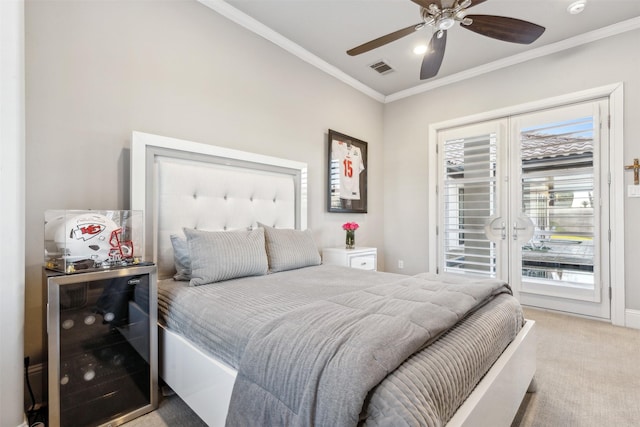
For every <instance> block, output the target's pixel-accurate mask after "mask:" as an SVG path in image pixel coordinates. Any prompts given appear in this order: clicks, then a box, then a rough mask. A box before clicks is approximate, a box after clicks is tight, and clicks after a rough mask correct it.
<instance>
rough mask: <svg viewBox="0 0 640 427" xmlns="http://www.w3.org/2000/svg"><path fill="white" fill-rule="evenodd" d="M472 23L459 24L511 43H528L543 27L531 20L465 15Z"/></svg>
mask: <svg viewBox="0 0 640 427" xmlns="http://www.w3.org/2000/svg"><path fill="white" fill-rule="evenodd" d="M467 18H471V19H472V20H473V23H472V24H471V25H462V24H461V25H460V26H461V27H462V28H466V29H467V30H471V31H473V32H475V33H478V34H482V35H483V36H487V37H491V38H494V39H498V40H502V41H505V42H511V43H521V44H530V43H533V42H534V41H536V40H537V39H538V37H540V36H541V35H542V33H544V30H545V28H544V27H541V26H540V25H537V24H534V23H532V22H527V21H522V20H520V19H515V18H507V17H504V16H493V15H467Z"/></svg>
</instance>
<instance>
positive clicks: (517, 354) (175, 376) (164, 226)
mask: <svg viewBox="0 0 640 427" xmlns="http://www.w3.org/2000/svg"><path fill="white" fill-rule="evenodd" d="M131 166H132V169H131V178H132V179H131V182H132V188H131V196H132V206H131V207H132V209H136V210H143V211H144V213H145V233H144V248H145V258H147V259H152V260H153V261H154V262H156V264H157V266H158V277H159V278H160V279H161V280H160V282H159V286H158V288H159V298H158V301H159V345H160V348H159V355H160V376H161V378H162V379H163V380H164V381H165V382H166V383H167V384H168V385H169V386H170V387H171V388H172V389H173V390H174V391H175V392H176V393H177V394H178V395H179V396H180V397H181V398H182V399H183V400H184V401H185V402H186V403H187V404H188V405H189V406H190V407H191V408H192V409H193V410H194V411H195V412H196V413H197V414H198V415H199V416H200V417H201V418H202V419H203V420H204V421H205V422H206V423H207V424H208V425H210V426H222V425H225V422H227V424H228V425H242V424H243V423H246V422H247V421H248V420H252V421H254V422H255V419H254V418H251V417H253V415H254V414H264V413H267V414H270V415H269V416H272V417H274V418H263V419H262V421H261V422H259V424H263V425H267V424H271V425H274V424H288V425H309V424H314V423H315V424H316V425H403V424H404V425H444V424H446V425H447V426H463V425H465V426H483V425H487V426H501V425H504V426H506V425H510V424H511V421H512V419H513V417H514V415H515V414H516V412H517V410H518V408H519V405H520V403H521V401H522V399H523V397H524V394H525V392H526V391H527V388H528V387H529V386H530V384H531V383H532V380H533V375H534V372H535V328H534V323H533V322H532V321H525V320H524V319H523V318H522V313H521V309H520V307H519V305H518V304H517V303H515V300H514V299H513V297H511V296H510V295H509V292H508V290H505V289H508V287H507V288H505V287H504V286H503V285H501V284H497V283H487V284H482V285H483V286H485V285H486V286H488V287H487V288H486V289H487V290H486V291H482V292H483V293H482V294H476V293H477V292H480V291H478V289H480V287H479V285H478V286H476V284H475V283H474V284H473V285H470V282H469V280H468V278H465V279H464V280H461V279H460V278H443V277H442V276H433V275H429V274H423V275H418V276H412V277H407V276H402V275H396V274H391V273H383V272H363V271H356V270H354V269H348V268H345V267H337V266H326V265H322V264H321V263H320V262H319V260H318V259H317V258H315V257H314V256H313V254H311V253H310V252H309V251H308V246H309V245H308V241H309V240H308V238H309V233H306V232H305V231H304V230H306V228H307V224H306V210H307V206H306V172H307V170H306V165H305V164H303V163H300V162H294V161H289V160H284V159H278V158H273V157H268V156H261V155H256V154H252V153H246V152H240V151H236V150H230V149H226V148H220V147H214V146H211V145H206V144H199V143H195V142H190V141H184V140H177V139H174V138H168V137H162V136H157V135H150V134H145V133H139V132H134V134H133V136H132V154H131ZM220 231H227V232H226V233H220ZM181 235H182V236H181ZM185 235H186V236H185ZM236 235H237V236H238V238H242V239H246V241H247V242H249V241H251V242H254V240H251V239H254V238H255V239H258V237H256V236H258V235H260V236H262V237H260V238H261V239H262V240H255V241H256V242H258V244H256V245H254V243H255V242H254V243H251V244H249V243H247V245H248V246H247V250H252V251H254V249H255V248H256V247H259V245H260V244H262V245H265V243H264V242H266V247H267V249H266V250H265V253H266V255H265V256H266V267H265V261H263V258H262V254H257V252H256V251H254V252H251V254H257V255H256V258H255V260H254V258H253V257H254V255H247V253H249V252H238V254H237V255H236V256H235V257H234V256H233V254H232V252H233V250H230V249H229V248H231V247H233V248H240V247H241V246H242V244H244V243H242V244H236V243H237V242H236V241H235V240H234V241H233V242H232V243H229V242H226V243H225V244H227V245H231V246H220V245H221V244H222V243H220V241H221V240H220V239H227V238H231V237H229V236H236ZM178 236H181V237H184V238H185V240H188V241H189V245H191V246H190V248H191V249H192V253H191V255H193V254H194V252H193V248H194V245H196V247H198V246H197V245H199V244H202V245H203V246H202V248H205V249H203V251H204V252H203V253H206V250H207V248H209V249H211V247H212V246H211V245H213V247H215V248H217V250H218V251H219V250H220V248H225V250H224V251H222V252H224V253H225V254H228V258H229V259H228V260H226V261H224V262H225V263H233V262H234V261H233V260H237V259H244V260H251V262H244V264H250V265H249V266H247V265H240V266H238V265H235V264H234V265H235V266H234V267H233V268H235V269H236V270H237V269H240V270H242V269H246V268H248V269H249V270H248V271H250V273H251V274H246V275H243V274H237V272H236V273H233V272H232V273H230V275H228V276H224V274H222V273H219V272H221V271H224V270H225V268H223V267H220V266H218V268H210V269H209V270H207V268H208V267H207V265H208V264H207V262H204V261H203V260H209V261H210V260H211V258H206V257H204V256H203V257H200V256H195V257H193V259H191V261H192V262H193V265H192V266H193V267H194V269H193V273H194V276H193V277H189V279H190V280H192V281H193V280H194V277H195V281H196V283H195V284H196V285H197V284H200V283H197V281H198V280H201V279H202V277H203V274H204V276H205V278H204V279H205V280H201V281H202V284H201V286H190V285H189V282H188V281H181V280H174V279H173V276H174V275H176V274H177V273H180V270H181V266H180V260H179V258H180V257H179V256H178V257H176V256H175V255H176V254H177V255H180V252H181V250H180V249H179V248H180V246H175V245H176V244H177V245H180V244H184V241H182V243H177V242H176V239H177V237H178ZM221 236H222V237H221ZM234 238H235V237H234ZM291 239H293V241H295V242H296V244H300V246H299V248H301V249H299V250H296V251H291V250H290V248H289V249H288V250H287V251H280V252H279V249H278V248H281V247H286V245H287V244H288V243H287V242H289V243H290V242H291V241H292V240H291ZM296 239H302V240H296ZM305 239H307V240H305ZM172 240H173V243H172ZM303 241H306V242H307V243H304V244H303V243H300V242H303ZM234 242H235V243H234ZM242 242H245V240H242ZM283 242H284V243H283ZM282 244H284V246H278V245H282ZM207 245H209V246H207ZM216 245H218V246H216ZM252 245H253V246H252ZM174 248H176V251H175V253H174ZM274 248H275V249H274ZM238 250H240V249H238ZM311 252H313V251H311ZM197 253H199V252H197ZM218 253H220V252H218ZM316 253H317V249H316ZM273 254H280V255H279V256H278V255H275V256H272V255H273ZM283 254H284V255H283ZM286 254H295V255H286ZM305 254H306V255H305ZM218 258H220V257H218ZM222 258H224V257H222ZM301 259H302V261H301ZM215 262H218V261H214V263H215ZM219 262H222V261H219ZM240 264H242V263H240ZM224 265H226V264H224ZM176 266H177V267H178V272H176ZM285 267H286V268H285ZM233 268H232V269H231V270H233ZM265 268H266V270H265ZM236 270H234V271H236ZM203 272H204V273H203ZM267 273H268V274H267ZM207 275H214V276H215V275H221V276H219V277H214V279H215V280H213V282H211V280H212V279H211V277H208V276H207ZM179 278H180V277H179ZM444 282H450V283H444ZM485 282H486V280H485ZM192 284H193V282H192ZM445 285H446V286H447V288H446V289H445V288H444V287H443V286H445ZM454 288H455V292H461V294H460V295H461V296H460V297H458V296H456V297H453V296H450V297H447V298H445V299H449V300H452V301H453V304H454V306H452V307H447V308H446V310H445V311H447V312H448V313H449V312H455V313H456V316H457V317H456V316H453V318H452V319H449V320H448V321H447V322H449V323H451V326H452V327H451V328H449V326H447V322H444V321H442V322H441V321H438V322H435V321H433V322H431V323H429V322H427V324H422V323H420V322H421V321H417V322H414V319H410V321H409V323H402V322H404V321H405V320H406V319H404V318H406V317H407V316H404V318H403V316H401V315H400V314H404V313H406V312H407V310H415V312H416V318H418V317H420V316H417V314H419V313H421V310H422V309H423V308H422V305H434V304H436V305H438V306H439V305H440V304H444V301H443V300H440V299H439V300H438V301H436V302H435V303H434V302H433V301H427V300H426V299H425V298H427V297H426V295H440V297H437V298H441V299H442V298H443V297H442V295H444V294H447V295H449V294H450V292H453V290H452V289H454ZM442 289H444V290H442ZM482 289H485V288H482ZM441 290H442V291H441ZM471 294H472V298H467V297H466V296H468V295H471ZM451 295H453V294H451ZM409 296H410V297H409ZM367 298H368V299H369V300H367ZM284 299H286V304H285V301H284ZM467 299H468V300H469V301H471V300H477V302H476V303H473V304H471V303H470V304H469V307H468V308H465V309H464V310H465V311H462V308H460V307H458V304H459V302H460V301H463V300H465V301H466V300H467ZM382 300H384V301H382ZM405 300H406V301H405ZM362 301H366V303H363V302H362ZM379 301H380V303H379V304H378V302H379ZM385 301H386V302H385ZM389 301H392V302H391V303H390V302H389ZM197 304H200V305H197ZM215 304H218V305H217V306H216V305H215ZM398 304H409V308H407V307H405V306H402V305H398ZM316 306H317V307H316ZM373 306H375V307H379V308H378V309H377V310H379V311H378V312H375V313H365V315H363V316H364V317H367V318H384V319H385V320H384V321H381V322H380V324H379V328H380V329H379V331H374V332H373V333H372V332H370V331H369V332H366V331H365V330H362V331H359V332H358V334H356V336H359V337H361V341H360V342H358V344H357V345H351V344H344V345H343V344H340V345H336V344H335V343H336V336H335V335H332V334H334V332H335V331H336V330H341V331H342V330H346V329H349V328H353V327H354V325H358V327H359V325H361V324H362V321H361V319H360V318H355V317H354V316H356V315H357V316H360V312H362V311H366V310H369V307H373ZM392 306H393V307H396V308H395V310H396V311H397V312H401V313H391V312H390V311H389V310H391V309H389V307H392ZM283 307H288V308H287V309H284V308H283ZM314 310H320V311H318V313H322V310H330V312H331V315H330V316H327V315H319V314H312V313H315V311H314ZM459 310H460V311H459ZM283 311H286V313H282V312H283ZM391 311H393V310H391ZM194 314H195V316H194ZM284 314H286V315H287V316H289V317H288V319H289V320H288V321H287V322H282V324H285V325H286V326H280V323H276V321H277V322H280V320H277V319H278V318H279V317H280V316H284ZM423 317H424V316H423ZM445 317H447V316H445ZM449 317H451V316H449ZM336 319H340V321H339V322H338V321H337V320H336ZM354 319H356V320H354ZM388 319H392V320H391V321H389V320H388ZM397 319H400V320H397ZM403 319H404V320H403ZM459 319H462V321H458V320H459ZM396 320H397V321H396ZM305 321H306V322H309V325H310V326H303V327H301V328H300V330H298V331H296V330H295V327H297V326H298V324H302V322H305ZM349 322H351V323H349ZM436 323H437V324H436ZM415 324H418V327H414V326H415ZM345 325H346V326H345ZM387 325H390V326H389V328H390V329H388V330H387V329H383V327H384V328H387ZM481 326H482V327H481ZM394 327H395V328H396V329H393V328H394ZM316 328H317V330H316ZM442 328H446V329H442ZM312 329H313V330H316V332H315V333H311V332H310V331H311V330H312ZM408 330H410V331H411V333H406V334H405V331H408ZM292 334H298V335H292ZM367 334H369V335H367ZM384 334H388V337H387V336H386V335H384ZM279 335H281V336H280V338H279V337H278V336H279ZM404 335H407V337H404ZM398 336H402V339H401V341H402V345H400V344H399V343H394V344H393V345H388V346H384V345H382V344H384V342H385V340H391V339H395V338H396V337H398ZM282 337H285V338H289V339H282ZM291 337H295V338H294V339H290V338H291ZM483 337H486V339H485V338H483ZM488 339H492V340H494V342H493V343H492V344H487V342H488V341H486V340H488ZM306 340H309V342H310V344H308V343H306ZM421 340H422V341H421ZM303 342H304V345H303V344H301V343H303ZM389 342H391V341H389ZM405 342H412V343H414V344H413V345H415V346H416V347H415V348H411V347H407V348H406V349H405V347H404V345H405ZM426 342H428V343H430V345H428V346H425V345H424V343H426ZM376 343H377V344H376ZM381 343H382V344H381ZM375 345H377V347H375V348H373V346H375ZM313 346H316V351H315V353H312V356H309V355H308V354H307V355H304V354H303V353H298V352H300V351H302V347H313ZM369 346H372V348H373V349H371V348H368V347H369ZM334 347H335V349H334V350H332V352H328V351H325V350H326V349H329V348H334ZM344 347H350V348H351V347H353V348H356V347H357V349H356V350H355V351H358V352H361V351H362V352H364V353H362V354H365V355H366V356H363V355H362V354H361V353H354V355H353V356H352V355H351V353H350V352H351V350H349V351H350V352H349V353H343V348H344ZM389 349H391V350H389ZM400 349H402V350H400ZM367 351H369V352H370V353H366V352H367ZM371 352H373V353H371ZM325 353H327V354H325ZM405 353H406V354H405ZM370 354H375V356H374V359H376V363H375V365H376V366H375V367H374V368H371V367H370V365H372V364H371V363H370V362H367V363H364V364H363V363H358V360H360V361H361V360H365V359H363V357H370ZM264 355H270V356H271V357H263V356H264ZM291 355H293V356H291ZM344 355H347V356H344ZM323 357H324V358H326V360H324V361H323V360H318V359H322V358H323ZM308 359H313V360H311V361H309V360H308ZM351 359H353V360H351ZM396 359H397V360H396ZM301 360H305V362H304V363H311V364H310V365H302V367H300V366H299V364H300V363H302V362H300V361H301ZM366 360H369V359H366ZM380 361H382V362H380ZM378 362H380V363H378ZM347 363H352V364H350V365H348V364H347ZM425 363H429V364H428V365H425ZM363 365H366V366H367V368H366V369H361V368H360V367H361V366H363ZM378 365H380V367H378ZM425 366H426V367H425ZM315 371H321V374H318V375H317V376H311V375H310V374H309V372H315ZM360 371H362V372H360ZM372 371H376V372H375V375H373V374H371V372H372ZM425 371H430V372H431V377H430V378H425V373H424V372H425ZM461 371H464V372H465V374H464V375H463V374H462V373H461ZM359 372H360V373H359ZM265 373H271V374H270V375H265ZM351 376H353V377H351ZM347 378H348V379H347ZM298 383H299V385H301V386H307V390H312V392H308V391H305V392H304V393H303V392H300V390H299V389H295V390H293V389H291V387H292V384H298ZM344 383H348V385H349V387H348V390H340V387H343V386H344ZM459 384H464V387H463V386H460V387H461V388H460V389H458V385H459ZM341 393H342V394H341ZM342 396H353V398H350V399H346V398H344V399H342ZM338 401H344V402H340V403H341V404H340V405H337V406H336V402H338ZM343 403H344V404H343ZM268 405H270V406H268ZM274 414H276V415H274ZM243 417H245V418H243ZM323 417H324V418H323ZM331 417H336V418H335V420H339V422H335V423H333V422H332V421H333V419H332V418H331ZM314 420H315V421H314Z"/></svg>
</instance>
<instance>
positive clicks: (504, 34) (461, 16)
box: [347, 0, 586, 80]
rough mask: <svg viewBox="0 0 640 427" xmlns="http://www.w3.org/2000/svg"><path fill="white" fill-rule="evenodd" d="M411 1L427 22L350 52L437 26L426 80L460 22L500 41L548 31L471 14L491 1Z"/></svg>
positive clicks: (425, 61)
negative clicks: (426, 27)
mask: <svg viewBox="0 0 640 427" xmlns="http://www.w3.org/2000/svg"><path fill="white" fill-rule="evenodd" d="M411 1H412V2H413V3H415V4H417V5H418V6H420V16H421V17H422V21H423V22H420V23H418V24H416V25H412V26H410V27H407V28H403V29H401V30H398V31H395V32H393V33H390V34H387V35H385V36H382V37H378V38H377V39H374V40H371V41H369V42H367V43H364V44H361V45H360V46H357V47H354V48H353V49H350V50H348V51H347V54H349V55H351V56H355V55H360V54H362V53H365V52H368V51H370V50H373V49H376V48H378V47H381V46H384V45H386V44H388V43H391V42H394V41H396V40H399V39H401V38H402V37H405V36H408V35H409V34H412V33H414V32H415V31H418V30H420V29H422V28H423V27H425V26H427V25H428V26H430V27H432V28H433V30H434V35H435V37H433V36H432V37H431V41H430V42H429V48H428V49H427V51H426V52H425V53H424V56H423V58H422V66H421V68H420V79H421V80H425V79H429V78H432V77H434V76H436V75H437V74H438V71H439V70H440V66H441V65H442V60H443V59H444V51H445V47H446V40H447V31H448V30H449V29H451V28H453V26H454V25H455V23H456V22H459V23H460V26H461V27H462V28H466V29H467V30H470V31H473V32H474V33H477V34H481V35H483V36H487V37H491V38H494V39H497V40H502V41H507V42H511V43H521V44H530V43H533V42H534V41H536V40H537V39H538V37H540V36H541V35H542V33H544V30H545V28H544V27H541V26H540V25H537V24H534V23H531V22H527V21H523V20H520V19H515V18H508V17H503V16H494V15H467V9H468V8H471V7H473V6H476V5H478V4H480V3H484V2H485V1H487V0H463V1H460V0H456V1H455V2H454V3H453V5H451V7H442V0H411ZM585 2H586V0H579V1H577V2H575V3H582V8H583V9H584V3H585ZM575 3H574V4H575Z"/></svg>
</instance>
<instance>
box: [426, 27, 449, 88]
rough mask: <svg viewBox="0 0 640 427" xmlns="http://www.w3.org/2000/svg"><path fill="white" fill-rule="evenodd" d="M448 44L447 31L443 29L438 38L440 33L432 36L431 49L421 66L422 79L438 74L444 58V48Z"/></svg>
mask: <svg viewBox="0 0 640 427" xmlns="http://www.w3.org/2000/svg"><path fill="white" fill-rule="evenodd" d="M446 46H447V32H446V31H442V36H441V37H440V38H438V33H435V34H434V35H433V37H431V41H430V42H429V50H428V51H427V53H425V54H424V57H423V58H422V67H420V80H426V79H430V78H431V77H434V76H435V75H436V74H438V71H440V65H442V60H443V59H444V49H445V47H446Z"/></svg>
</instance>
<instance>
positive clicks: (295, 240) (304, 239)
mask: <svg viewBox="0 0 640 427" xmlns="http://www.w3.org/2000/svg"><path fill="white" fill-rule="evenodd" d="M259 225H260V227H262V228H264V237H265V241H266V246H267V257H268V258H269V270H270V271H271V272H272V273H276V272H278V271H286V270H293V269H296V268H302V267H308V266H311V265H319V264H320V263H321V262H322V259H321V258H320V252H318V247H317V246H316V243H315V241H314V240H313V235H312V234H311V230H292V229H284V228H274V227H269V226H267V225H264V224H259Z"/></svg>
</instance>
